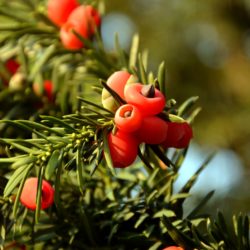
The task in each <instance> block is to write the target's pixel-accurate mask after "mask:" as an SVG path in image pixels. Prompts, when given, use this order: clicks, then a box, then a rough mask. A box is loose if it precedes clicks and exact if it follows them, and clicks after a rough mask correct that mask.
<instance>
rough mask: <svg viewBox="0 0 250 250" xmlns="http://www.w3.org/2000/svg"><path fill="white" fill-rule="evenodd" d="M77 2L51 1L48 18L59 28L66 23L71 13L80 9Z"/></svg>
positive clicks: (68, 0)
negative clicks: (77, 8)
mask: <svg viewBox="0 0 250 250" xmlns="http://www.w3.org/2000/svg"><path fill="white" fill-rule="evenodd" d="M78 6H79V4H78V2H77V1H76V0H49V1H48V18H49V19H50V20H51V21H52V22H53V23H54V24H56V25H57V26H62V25H63V24H64V23H66V21H67V19H68V17H69V15H70V13H71V12H72V11H73V10H74V9H75V8H76V7H78Z"/></svg>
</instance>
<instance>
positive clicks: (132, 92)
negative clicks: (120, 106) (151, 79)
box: [124, 83, 166, 116]
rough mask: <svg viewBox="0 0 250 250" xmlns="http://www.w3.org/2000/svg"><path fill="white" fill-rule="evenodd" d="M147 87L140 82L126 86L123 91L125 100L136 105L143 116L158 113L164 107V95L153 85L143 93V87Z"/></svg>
mask: <svg viewBox="0 0 250 250" xmlns="http://www.w3.org/2000/svg"><path fill="white" fill-rule="evenodd" d="M151 86H152V85H151ZM151 86H150V87H151ZM147 87H148V86H147V85H142V84H140V83H135V84H131V85H129V86H127V87H126V88H125V91H124V96H125V100H126V101H127V103H130V104H133V105H135V106H137V107H138V108H139V109H140V111H141V112H142V114H143V115H144V116H152V115H156V114H159V113H160V112H162V110H163V109H164V106H165V102H166V101H165V97H164V95H163V94H162V93H161V92H160V91H159V90H158V89H156V88H153V87H152V88H151V89H150V88H149V92H148V93H144V89H146V88H147ZM150 92H151V93H153V94H151V93H150Z"/></svg>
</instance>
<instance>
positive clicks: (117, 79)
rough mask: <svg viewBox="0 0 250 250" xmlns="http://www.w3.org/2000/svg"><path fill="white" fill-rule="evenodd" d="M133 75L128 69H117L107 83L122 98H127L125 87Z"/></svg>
mask: <svg viewBox="0 0 250 250" xmlns="http://www.w3.org/2000/svg"><path fill="white" fill-rule="evenodd" d="M130 76H131V74H130V73H128V72H127V71H116V72H115V73H113V74H112V75H111V76H110V77H109V78H108V80H107V85H108V86H109V87H110V88H111V89H112V90H114V91H115V92H116V93H117V94H118V95H119V96H120V97H121V98H122V99H125V96H124V88H125V85H126V83H127V81H128V79H129V77H130Z"/></svg>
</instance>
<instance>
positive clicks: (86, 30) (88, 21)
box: [60, 5, 101, 50]
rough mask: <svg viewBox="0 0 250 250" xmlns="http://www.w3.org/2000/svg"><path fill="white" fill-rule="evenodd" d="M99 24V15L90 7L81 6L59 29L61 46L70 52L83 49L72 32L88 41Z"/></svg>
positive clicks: (82, 45) (80, 42)
mask: <svg viewBox="0 0 250 250" xmlns="http://www.w3.org/2000/svg"><path fill="white" fill-rule="evenodd" d="M100 23H101V18H100V15H99V14H98V12H97V10H95V9H94V8H93V7H92V6H90V5H81V6H79V7H77V8H76V9H74V10H73V11H72V13H71V14H70V15H69V18H68V20H67V22H66V23H65V24H64V25H63V26H62V27H61V30H60V38H61V41H62V44H63V46H64V47H65V48H67V49H71V50H75V49H80V48H82V47H84V43H83V42H82V41H81V40H80V39H79V38H78V37H77V36H76V35H75V34H74V33H73V30H74V31H75V32H76V33H78V34H79V35H80V36H82V37H83V38H85V39H88V38H90V37H91V36H92V35H93V33H94V30H95V28H96V27H98V26H99V25H100Z"/></svg>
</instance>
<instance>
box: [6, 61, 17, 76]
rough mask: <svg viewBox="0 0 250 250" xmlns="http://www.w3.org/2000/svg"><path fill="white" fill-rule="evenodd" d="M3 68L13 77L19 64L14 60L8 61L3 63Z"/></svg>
mask: <svg viewBox="0 0 250 250" xmlns="http://www.w3.org/2000/svg"><path fill="white" fill-rule="evenodd" d="M5 67H6V68H7V70H8V71H9V72H10V73H11V75H14V74H15V73H16V72H17V70H18V69H19V67H20V64H19V63H18V62H17V61H16V60H14V59H9V60H7V61H6V62H5Z"/></svg>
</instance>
